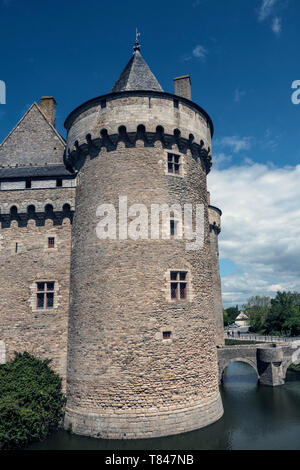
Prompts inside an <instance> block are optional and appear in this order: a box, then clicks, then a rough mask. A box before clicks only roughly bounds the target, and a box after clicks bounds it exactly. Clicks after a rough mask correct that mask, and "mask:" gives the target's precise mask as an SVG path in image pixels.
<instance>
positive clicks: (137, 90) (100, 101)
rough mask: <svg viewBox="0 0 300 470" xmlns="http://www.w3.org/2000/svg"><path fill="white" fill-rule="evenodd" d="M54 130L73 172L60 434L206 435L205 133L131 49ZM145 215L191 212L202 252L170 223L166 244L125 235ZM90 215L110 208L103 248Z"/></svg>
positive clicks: (210, 327)
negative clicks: (197, 218)
mask: <svg viewBox="0 0 300 470" xmlns="http://www.w3.org/2000/svg"><path fill="white" fill-rule="evenodd" d="M183 88H186V87H183ZM186 93H187V91H186V90H185V95H186ZM65 126H66V129H67V148H66V153H65V164H66V167H67V168H68V169H69V170H72V171H76V172H78V176H77V188H76V208H75V216H74V222H73V226H72V247H71V292H70V317H69V337H68V366H67V409H66V425H68V424H69V423H72V429H73V431H74V432H75V433H77V434H82V435H89V436H94V437H101V438H114V439H131V438H146V437H158V436H165V435H170V434H178V433H182V432H186V431H191V430H194V429H198V428H201V427H203V426H206V425H208V424H211V423H213V422H215V421H216V420H218V419H219V418H220V417H221V416H222V413H223V407H222V402H221V398H220V394H219V389H218V367H217V351H216V347H215V323H214V321H212V319H213V318H214V311H213V269H212V263H211V253H210V231H209V218H208V202H207V188H206V176H207V173H208V172H209V170H210V167H211V157H210V148H211V137H212V134H213V124H212V121H211V119H210V118H209V116H208V114H207V113H206V112H205V111H204V110H203V109H202V108H201V107H200V106H198V105H197V104H195V103H193V102H192V101H190V100H189V99H187V98H186V97H184V96H180V95H173V94H170V93H166V92H164V91H163V89H162V87H161V86H160V85H159V83H158V81H157V80H156V78H155V76H154V75H153V73H152V72H151V70H150V69H149V67H148V65H147V64H146V62H145V61H144V59H143V57H142V56H141V54H140V46H139V44H138V43H137V42H136V45H135V48H134V53H133V56H132V58H131V59H130V61H129V63H128V64H127V66H126V67H125V69H124V71H123V72H122V74H121V76H120V77H119V79H118V80H117V82H116V83H115V85H114V86H113V88H112V90H111V92H110V93H109V94H106V95H103V96H100V97H98V98H95V99H92V100H90V101H88V102H86V103H84V104H83V105H81V106H79V107H78V108H76V109H75V110H74V111H73V112H72V113H71V114H70V115H69V117H68V118H67V120H66V123H65ZM103 204H107V206H103ZM137 204H138V206H137ZM141 204H142V205H143V207H142V206H141ZM152 204H168V205H169V206H171V205H172V204H177V205H178V204H180V206H181V207H183V205H184V204H192V205H193V207H194V206H195V204H199V205H202V207H204V242H203V245H202V247H201V249H199V250H187V247H186V242H187V240H185V239H183V238H181V239H178V238H177V236H176V235H177V230H179V228H178V223H179V222H178V220H179V219H178V220H177V217H178V213H177V212H176V211H174V213H173V214H171V219H170V220H168V223H170V237H168V238H165V239H163V237H159V238H158V239H155V237H151V227H150V223H149V231H148V232H147V233H146V234H145V231H143V232H142V233H141V232H140V233H138V234H137V232H134V230H133V229H132V225H131V224H132V223H133V222H134V221H135V220H136V218H137V215H139V216H140V217H142V215H141V214H142V213H143V208H147V210H148V213H149V214H150V213H151V205H152ZM134 205H135V206H134ZM121 206H122V210H123V213H124V210H125V209H124V208H125V206H126V207H127V208H128V220H125V221H124V215H120V214H121V212H120V207H121ZM99 207H100V209H99ZM101 207H102V209H103V207H106V208H107V211H109V210H111V207H113V208H115V218H116V222H117V230H116V233H115V234H114V233H113V231H112V232H110V236H109V237H108V238H106V239H103V238H102V239H100V238H99V237H98V236H97V227H98V224H99V222H100V221H101V220H103V217H102V218H101V216H103V215H104V212H103V210H102V209H101ZM113 218H114V217H113ZM147 220H148V219H147Z"/></svg>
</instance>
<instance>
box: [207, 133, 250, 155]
mask: <svg viewBox="0 0 300 470" xmlns="http://www.w3.org/2000/svg"><path fill="white" fill-rule="evenodd" d="M251 144H252V138H251V137H239V136H236V135H234V136H227V137H223V138H222V139H219V140H216V141H215V146H216V147H222V148H230V149H231V150H232V151H233V152H234V153H239V152H240V151H241V150H249V149H250V148H251Z"/></svg>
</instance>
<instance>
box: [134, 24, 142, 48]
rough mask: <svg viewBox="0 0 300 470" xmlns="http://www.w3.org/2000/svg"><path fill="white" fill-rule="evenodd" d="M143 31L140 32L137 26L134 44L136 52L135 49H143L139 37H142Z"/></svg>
mask: <svg viewBox="0 0 300 470" xmlns="http://www.w3.org/2000/svg"><path fill="white" fill-rule="evenodd" d="M140 35H141V33H139V32H138V29H137V28H136V29H135V44H134V48H133V50H134V52H135V51H139V50H140V49H141V45H140V41H139V37H140Z"/></svg>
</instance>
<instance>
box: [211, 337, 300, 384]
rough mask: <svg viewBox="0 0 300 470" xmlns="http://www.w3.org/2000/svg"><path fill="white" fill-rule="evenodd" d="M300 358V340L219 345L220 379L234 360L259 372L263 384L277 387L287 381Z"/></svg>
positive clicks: (258, 375) (259, 378)
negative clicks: (288, 375)
mask: <svg viewBox="0 0 300 470" xmlns="http://www.w3.org/2000/svg"><path fill="white" fill-rule="evenodd" d="M297 359H298V360H300V342H298V341H297V342H291V343H286V344H284V345H283V344H282V343H281V344H276V343H272V344H251V345H238V346H220V347H218V360H219V380H220V382H221V381H222V380H223V375H224V371H225V369H226V367H227V366H228V365H229V364H230V363H232V362H246V363H247V364H249V365H250V366H252V367H253V369H254V370H255V371H256V373H257V377H258V380H259V382H260V383H261V384H263V385H270V386H272V387H275V386H277V385H283V384H284V383H285V378H286V372H287V370H288V368H289V366H290V365H291V364H292V363H294V362H295V361H296V360H297Z"/></svg>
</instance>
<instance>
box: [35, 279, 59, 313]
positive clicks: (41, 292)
mask: <svg viewBox="0 0 300 470" xmlns="http://www.w3.org/2000/svg"><path fill="white" fill-rule="evenodd" d="M39 284H44V287H43V289H39V286H38V285H39ZM48 284H53V289H52V288H50V287H49V286H48ZM48 295H52V296H53V297H52V306H51V307H49V305H48ZM39 296H43V307H39V306H38V304H39V301H38V299H39ZM54 302H55V281H37V282H36V310H39V311H40V310H53V308H54Z"/></svg>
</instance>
